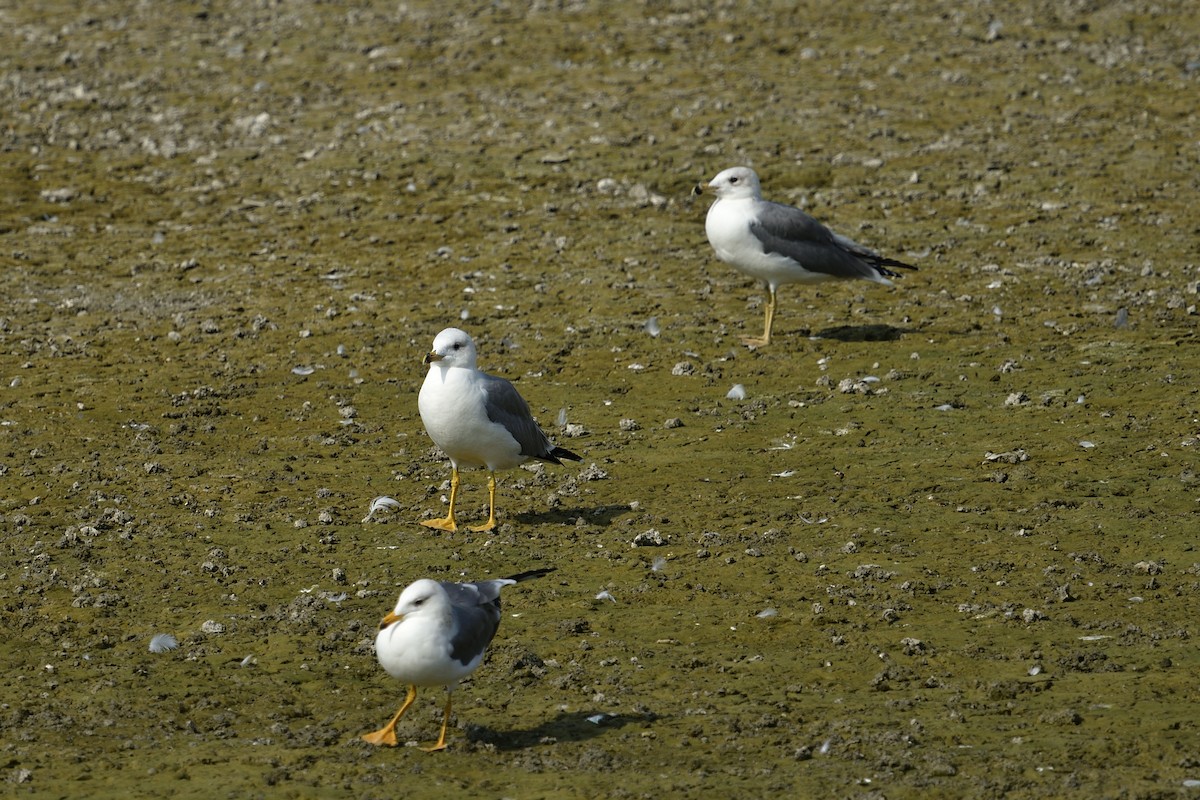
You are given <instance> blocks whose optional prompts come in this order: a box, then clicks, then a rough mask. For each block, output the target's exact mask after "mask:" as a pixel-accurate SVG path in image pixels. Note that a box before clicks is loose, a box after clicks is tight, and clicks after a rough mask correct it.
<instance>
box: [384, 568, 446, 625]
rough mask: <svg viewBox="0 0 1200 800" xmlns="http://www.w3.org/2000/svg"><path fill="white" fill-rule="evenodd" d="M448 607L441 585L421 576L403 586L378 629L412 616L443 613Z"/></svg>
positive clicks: (444, 591)
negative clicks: (394, 605)
mask: <svg viewBox="0 0 1200 800" xmlns="http://www.w3.org/2000/svg"><path fill="white" fill-rule="evenodd" d="M449 607H450V596H449V595H447V594H446V590H445V589H443V588H442V585H441V584H440V583H438V582H437V581H434V580H430V579H429V578H422V579H421V580H419V581H414V582H413V583H410V584H409V585H408V586H406V587H405V589H404V591H403V592H401V593H400V599H399V600H397V601H396V607H395V608H394V609H392V611H391V613H389V614H388V615H387V616H386V617H384V618H383V621H382V622H380V623H379V629H380V630H383V629H385V628H387V627H388V626H390V625H393V624H394V623H397V622H404V621H405V620H406V619H412V618H414V617H432V616H437V615H439V614H445V613H446V609H447V608H449Z"/></svg>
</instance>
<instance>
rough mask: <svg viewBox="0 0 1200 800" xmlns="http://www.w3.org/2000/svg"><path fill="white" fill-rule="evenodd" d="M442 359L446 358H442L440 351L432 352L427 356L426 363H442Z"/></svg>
mask: <svg viewBox="0 0 1200 800" xmlns="http://www.w3.org/2000/svg"><path fill="white" fill-rule="evenodd" d="M442 358H444V356H442V355H441V354H440V353H438V351H436V350H430V351H429V352H428V353H426V354H425V363H426V364H432V363H433V362H435V361H441V360H442Z"/></svg>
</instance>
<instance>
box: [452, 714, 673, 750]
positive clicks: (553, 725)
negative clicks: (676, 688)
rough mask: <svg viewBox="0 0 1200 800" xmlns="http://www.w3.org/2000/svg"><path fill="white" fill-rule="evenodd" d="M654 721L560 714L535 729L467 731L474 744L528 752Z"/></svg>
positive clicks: (625, 716)
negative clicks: (547, 745)
mask: <svg viewBox="0 0 1200 800" xmlns="http://www.w3.org/2000/svg"><path fill="white" fill-rule="evenodd" d="M655 719H657V716H656V715H654V714H597V713H594V712H593V713H588V712H586V711H560V712H559V713H558V716H556V717H554V718H553V719H548V720H545V721H543V722H541V723H539V724H537V725H535V726H533V727H532V728H524V729H517V730H512V729H508V730H493V729H492V728H488V727H486V726H483V725H478V724H472V725H470V726H469V728H468V730H467V738H468V739H469V740H470V741H471V742H474V743H478V744H486V745H489V746H491V747H494V748H496V749H497V750H501V751H507V750H527V749H529V748H531V747H535V746H537V745H540V744H552V743H554V742H585V741H587V740H589V739H594V738H596V737H597V736H602V735H604V734H606V733H608V732H609V731H615V730H619V729H621V728H623V727H624V726H626V725H629V724H636V723H646V722H653V721H654V720H655Z"/></svg>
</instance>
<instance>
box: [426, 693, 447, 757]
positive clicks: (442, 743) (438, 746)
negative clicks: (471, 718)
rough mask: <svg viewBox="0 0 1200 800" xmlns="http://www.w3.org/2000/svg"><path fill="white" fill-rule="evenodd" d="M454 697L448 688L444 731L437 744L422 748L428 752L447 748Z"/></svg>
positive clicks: (443, 718)
mask: <svg viewBox="0 0 1200 800" xmlns="http://www.w3.org/2000/svg"><path fill="white" fill-rule="evenodd" d="M453 697H454V695H453V694H451V693H450V692H449V690H447V692H446V710H445V712H444V713H443V715H442V732H441V733H440V734H438V740H437V743H436V744H434V745H432V746H431V747H422V748H421V749H422V750H424V751H425V752H426V753H436V752H437V751H438V750H445V749H446V728H447V727H448V726H449V725H450V700H451V699H452V698H453Z"/></svg>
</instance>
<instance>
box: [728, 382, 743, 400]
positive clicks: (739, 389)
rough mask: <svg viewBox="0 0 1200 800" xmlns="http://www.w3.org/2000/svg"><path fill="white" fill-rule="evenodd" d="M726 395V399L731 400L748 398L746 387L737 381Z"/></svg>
mask: <svg viewBox="0 0 1200 800" xmlns="http://www.w3.org/2000/svg"><path fill="white" fill-rule="evenodd" d="M725 397H726V399H729V400H745V399H746V387H745V386H743V385H742V384H740V383H735V384H734V385H733V388H732V389H730V390H729V392H728V393H727V394H726V395H725Z"/></svg>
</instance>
